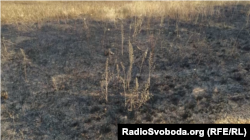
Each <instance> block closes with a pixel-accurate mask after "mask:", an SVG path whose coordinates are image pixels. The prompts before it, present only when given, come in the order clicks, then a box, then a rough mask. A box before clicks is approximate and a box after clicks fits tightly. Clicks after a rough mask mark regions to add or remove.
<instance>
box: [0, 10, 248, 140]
mask: <svg viewBox="0 0 250 140" xmlns="http://www.w3.org/2000/svg"><path fill="white" fill-rule="evenodd" d="M249 8H250V6H240V5H238V7H234V8H232V9H230V10H227V7H218V9H220V12H221V15H218V16H217V15H214V16H211V17H206V18H202V16H201V17H199V18H198V19H197V21H194V22H184V21H178V20H175V19H170V18H168V17H165V18H164V21H163V24H162V26H160V23H161V18H149V17H144V18H143V22H142V28H141V31H140V32H139V33H138V35H137V36H135V37H134V38H133V36H132V35H133V33H134V27H133V23H134V22H135V19H134V18H133V19H127V20H124V21H123V25H124V54H123V55H122V54H121V21H117V22H116V23H114V22H108V21H106V22H104V21H94V20H91V19H86V25H87V26H86V25H85V23H84V19H83V18H84V16H82V17H79V19H77V20H67V21H48V22H43V23H35V24H29V25H23V24H20V25H11V24H8V25H2V28H1V32H2V36H1V41H2V44H1V45H2V49H1V60H2V62H1V70H2V72H1V81H2V82H1V91H2V94H1V99H2V100H1V103H2V104H1V111H2V114H1V131H2V135H1V137H2V139H9V138H10V139H60V140H63V139H117V124H118V123H249V122H250V117H249V116H250V102H249V101H250V61H249V60H250V40H249V39H250V24H249V23H248V22H249V21H248V22H247V20H248V18H247V16H249V15H247V12H248V11H249ZM137 21H138V20H137ZM147 21H150V25H149V24H147V23H149V22H147ZM130 25H132V28H131V30H130ZM129 37H130V42H131V44H132V46H133V49H134V58H135V61H134V65H133V69H132V81H131V83H130V85H131V87H132V88H133V87H134V85H135V83H134V79H135V77H137V78H138V83H139V86H140V89H141V88H142V86H141V85H142V84H143V83H145V81H146V80H147V77H148V73H149V71H148V70H149V65H148V61H149V60H148V57H149V56H147V58H146V59H145V63H143V66H142V72H141V73H140V66H141V62H142V57H143V54H144V52H145V50H147V49H148V50H149V52H153V68H154V69H153V71H152V73H151V82H150V88H149V92H150V93H151V94H152V96H150V99H149V100H147V101H146V102H144V104H142V105H141V106H139V108H136V109H134V110H133V111H129V110H128V106H125V103H124V100H125V98H124V96H123V88H122V83H121V82H120V81H116V79H115V78H113V79H111V80H110V82H109V86H108V93H109V101H108V102H107V103H106V101H105V97H104V93H103V89H101V86H100V83H101V82H102V81H103V74H105V73H104V72H105V63H106V59H107V58H109V73H110V74H111V75H110V76H111V77H114V76H112V74H113V75H115V74H117V72H116V64H120V62H122V63H123V64H124V65H125V67H126V69H128V67H129V55H128V54H129V53H128V45H129ZM154 43H155V44H154ZM22 50H23V52H24V53H22ZM107 50H110V51H112V52H113V53H114V54H113V55H109V53H105V52H108V51H107ZM105 54H106V55H105ZM148 54H149V53H148ZM120 70H121V71H122V69H121V67H120ZM126 71H127V70H126ZM120 75H121V76H122V77H123V76H124V75H123V74H122V73H121V74H120Z"/></svg>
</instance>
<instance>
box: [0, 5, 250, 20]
mask: <svg viewBox="0 0 250 140" xmlns="http://www.w3.org/2000/svg"><path fill="white" fill-rule="evenodd" d="M242 3H243V2H242ZM245 3H249V2H245ZM237 4H239V3H238V2H202V1H194V2H189V1H184V2H181V1H179V2H178V1H172V2H168V1H166V2H139V1H138V2H84V1H80V2H79V1H78V2H73V1H72V2H69V1H61V2H47V1H40V2H17V1H16V2H12V1H9V2H8V1H4V2H1V23H2V24H10V23H27V22H40V21H43V20H51V19H53V20H60V19H69V18H77V17H78V16H79V15H85V16H88V17H91V18H93V19H95V20H106V19H109V20H115V19H119V18H120V19H122V18H126V17H129V16H168V17H171V18H178V19H181V20H193V19H194V18H195V17H197V15H200V14H202V16H207V15H213V14H219V10H215V9H214V7H215V6H223V5H237Z"/></svg>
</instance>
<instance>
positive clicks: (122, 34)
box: [121, 23, 124, 55]
mask: <svg viewBox="0 0 250 140" xmlns="http://www.w3.org/2000/svg"><path fill="white" fill-rule="evenodd" d="M121 38H122V55H123V42H124V31H123V23H121Z"/></svg>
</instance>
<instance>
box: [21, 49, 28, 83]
mask: <svg viewBox="0 0 250 140" xmlns="http://www.w3.org/2000/svg"><path fill="white" fill-rule="evenodd" d="M20 50H21V53H22V55H23V63H24V64H23V69H24V78H25V81H26V82H27V72H26V61H27V58H26V55H25V53H24V50H23V49H20Z"/></svg>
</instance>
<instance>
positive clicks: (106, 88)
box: [105, 58, 109, 102]
mask: <svg viewBox="0 0 250 140" xmlns="http://www.w3.org/2000/svg"><path fill="white" fill-rule="evenodd" d="M108 64H109V59H108V58H107V60H106V69H105V90H106V102H108V74H109V72H108Z"/></svg>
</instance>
